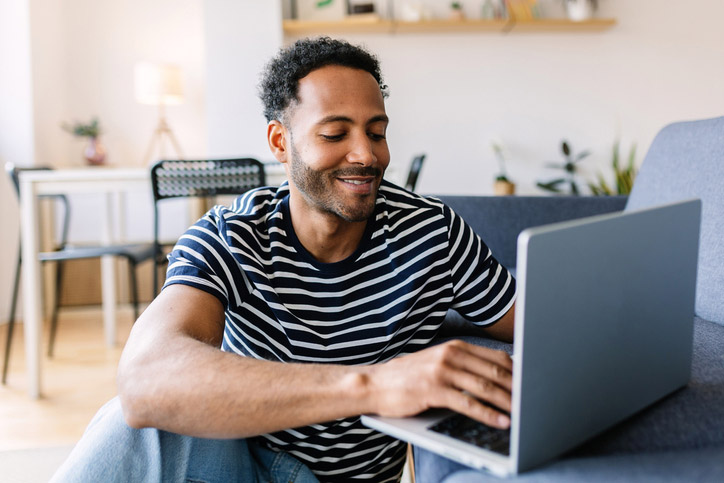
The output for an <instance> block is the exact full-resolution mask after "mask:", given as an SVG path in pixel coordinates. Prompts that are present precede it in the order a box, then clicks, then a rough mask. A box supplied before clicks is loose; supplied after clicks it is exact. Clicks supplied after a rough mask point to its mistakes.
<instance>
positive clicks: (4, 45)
mask: <svg viewBox="0 0 724 483" xmlns="http://www.w3.org/2000/svg"><path fill="white" fill-rule="evenodd" d="M30 79H31V62H30V2H29V0H18V1H13V2H0V165H2V166H4V165H5V163H6V162H9V161H13V162H15V163H16V164H18V165H31V164H32V163H33V158H34V151H33V111H32V88H31V82H30ZM16 200H17V197H16V195H15V192H14V188H12V187H11V184H10V182H9V180H8V179H7V176H5V174H4V169H3V174H2V175H0V225H2V227H3V228H2V230H0V320H4V319H5V318H6V317H7V313H8V310H9V306H10V295H11V294H10V292H11V290H12V279H13V275H12V274H13V273H14V271H15V262H16V259H17V253H18V231H17V228H16V227H17V225H18V210H17V201H16Z"/></svg>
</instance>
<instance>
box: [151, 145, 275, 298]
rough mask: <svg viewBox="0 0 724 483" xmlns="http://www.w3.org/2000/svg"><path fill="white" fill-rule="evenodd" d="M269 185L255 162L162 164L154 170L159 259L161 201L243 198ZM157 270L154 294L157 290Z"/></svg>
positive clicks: (261, 167)
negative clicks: (173, 199) (220, 197)
mask: <svg viewBox="0 0 724 483" xmlns="http://www.w3.org/2000/svg"><path fill="white" fill-rule="evenodd" d="M265 185H266V175H265V173H264V165H263V164H262V163H261V162H260V161H258V160H256V159H253V158H235V159H194V160H189V159H184V160H161V161H158V162H156V163H155V164H154V165H153V166H152V167H151V186H152V188H153V201H154V203H153V204H154V210H153V243H154V246H155V249H156V257H157V259H159V261H160V257H161V256H162V249H161V244H160V242H159V225H160V220H159V206H158V205H159V201H161V200H165V199H171V198H208V197H213V196H219V195H241V194H243V193H245V192H247V191H249V190H250V189H253V188H259V187H261V186H265ZM157 272H158V270H154V282H153V286H154V294H155V293H156V290H157V288H158V280H157Z"/></svg>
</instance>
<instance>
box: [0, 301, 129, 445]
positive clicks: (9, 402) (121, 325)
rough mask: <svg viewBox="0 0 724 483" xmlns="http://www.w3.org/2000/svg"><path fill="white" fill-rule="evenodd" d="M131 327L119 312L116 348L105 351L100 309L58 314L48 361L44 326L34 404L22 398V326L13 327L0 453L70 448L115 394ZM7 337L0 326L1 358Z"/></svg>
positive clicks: (0, 397) (0, 406) (0, 409)
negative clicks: (39, 393)
mask: <svg viewBox="0 0 724 483" xmlns="http://www.w3.org/2000/svg"><path fill="white" fill-rule="evenodd" d="M132 322H133V312H132V310H131V309H130V308H128V309H125V308H122V309H120V310H119V311H118V316H117V328H118V330H117V341H118V344H117V346H116V347H113V348H109V347H106V344H105V341H104V338H103V322H102V313H101V310H100V307H98V308H95V307H92V308H81V309H76V308H72V309H63V310H62V311H61V315H60V319H59V323H58V333H57V339H56V341H55V355H54V356H53V358H52V359H49V358H48V357H47V355H45V353H46V352H47V340H48V336H47V334H48V331H47V324H46V330H45V334H44V335H45V336H44V338H43V354H44V357H43V360H42V368H43V374H42V394H43V396H42V398H40V399H39V400H32V399H30V398H29V396H28V395H27V380H26V373H25V347H24V340H23V330H22V327H23V326H22V324H18V325H16V327H17V328H18V329H17V330H16V331H15V334H14V335H13V348H12V358H11V362H10V372H9V374H8V381H7V385H5V386H2V385H0V451H4V450H10V449H28V448H39V447H49V446H62V445H72V444H74V443H75V442H76V441H77V440H78V439H79V438H80V436H81V435H82V434H83V431H84V429H85V427H86V426H87V425H88V422H89V421H90V419H91V418H92V417H93V415H94V414H95V412H96V411H97V410H98V409H99V408H100V407H101V406H102V405H103V404H104V403H105V402H106V401H108V400H109V399H111V398H112V397H113V396H114V395H115V394H116V386H115V375H116V367H117V365H118V359H119V357H120V355H121V350H122V347H123V344H124V343H125V342H126V340H127V339H128V334H129V332H130V330H131V325H132ZM6 334H7V325H0V354H2V351H3V350H4V347H5V339H6ZM0 363H1V360H0Z"/></svg>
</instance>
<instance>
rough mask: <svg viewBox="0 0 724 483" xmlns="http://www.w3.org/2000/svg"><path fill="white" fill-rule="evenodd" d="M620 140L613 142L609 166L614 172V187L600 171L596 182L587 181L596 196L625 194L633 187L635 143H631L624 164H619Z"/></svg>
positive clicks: (635, 172) (634, 177)
mask: <svg viewBox="0 0 724 483" xmlns="http://www.w3.org/2000/svg"><path fill="white" fill-rule="evenodd" d="M619 148H620V142H619V141H618V140H617V141H616V142H615V143H614V144H613V153H612V156H611V167H612V168H613V173H614V182H615V186H616V189H615V190H614V189H612V188H611V187H610V186H609V185H608V183H606V180H605V178H604V177H603V175H602V174H601V173H598V177H597V184H594V183H588V187H589V188H590V189H591V192H592V193H593V194H594V195H597V196H613V195H627V194H629V193H631V190H632V189H633V184H634V180H635V179H636V174H637V171H636V167H635V162H636V145H635V144H634V145H632V146H631V149H630V151H629V154H628V160H627V161H626V165H625V166H623V167H622V166H621V156H620V154H619V152H620V149H619Z"/></svg>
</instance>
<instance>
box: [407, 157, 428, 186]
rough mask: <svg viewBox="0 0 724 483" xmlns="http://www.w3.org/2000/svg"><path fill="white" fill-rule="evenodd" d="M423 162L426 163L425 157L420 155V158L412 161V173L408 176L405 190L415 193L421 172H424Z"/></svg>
mask: <svg viewBox="0 0 724 483" xmlns="http://www.w3.org/2000/svg"><path fill="white" fill-rule="evenodd" d="M423 161H425V155H424V154H420V155H419V156H415V158H414V159H413V160H412V163H410V171H409V173H408V174H407V181H406V182H405V189H407V190H409V191H415V186H417V180H418V178H419V177H420V170H422V162H423Z"/></svg>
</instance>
